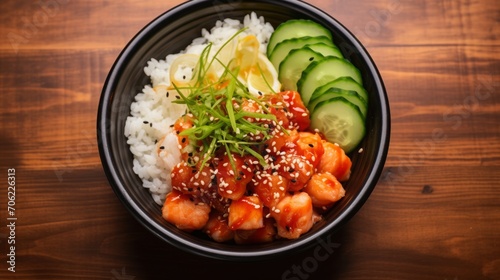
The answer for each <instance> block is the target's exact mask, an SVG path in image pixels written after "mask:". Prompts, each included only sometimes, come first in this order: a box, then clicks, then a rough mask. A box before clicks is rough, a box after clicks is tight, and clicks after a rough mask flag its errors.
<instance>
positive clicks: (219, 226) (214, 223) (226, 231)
mask: <svg viewBox="0 0 500 280" xmlns="http://www.w3.org/2000/svg"><path fill="white" fill-rule="evenodd" d="M203 231H204V232H205V233H206V234H207V235H208V236H210V238H212V239H213V240H215V241H217V242H226V241H229V240H232V239H233V238H234V231H232V230H231V229H230V228H229V225H228V219H227V213H226V214H223V213H220V212H218V211H212V212H211V213H210V217H209V219H208V222H207V223H206V224H205V226H204V227H203Z"/></svg>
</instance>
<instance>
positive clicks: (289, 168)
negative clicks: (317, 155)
mask: <svg viewBox="0 0 500 280" xmlns="http://www.w3.org/2000/svg"><path fill="white" fill-rule="evenodd" d="M278 167H279V168H278V174H279V175H281V176H283V177H285V178H286V179H288V182H289V183H288V190H289V191H300V190H301V189H302V188H303V187H304V186H305V185H306V184H307V181H309V179H310V178H311V176H312V175H313V174H314V167H313V165H312V164H311V162H310V161H309V160H307V159H305V158H304V157H303V156H300V155H297V154H293V153H290V154H287V155H286V156H282V157H281V158H280V159H279V160H278Z"/></svg>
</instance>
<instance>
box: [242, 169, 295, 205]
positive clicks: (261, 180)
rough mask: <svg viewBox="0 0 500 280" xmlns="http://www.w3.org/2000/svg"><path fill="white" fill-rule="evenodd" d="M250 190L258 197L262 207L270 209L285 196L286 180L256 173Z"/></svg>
mask: <svg viewBox="0 0 500 280" xmlns="http://www.w3.org/2000/svg"><path fill="white" fill-rule="evenodd" d="M251 190H252V191H253V192H254V193H255V194H256V195H258V196H259V198H260V200H261V201H262V204H264V206H266V207H268V208H271V207H273V206H275V205H276V204H278V202H279V201H280V200H281V199H282V198H283V197H284V196H285V195H286V193H287V190H288V179H286V178H285V177H283V176H281V175H278V174H269V173H266V172H262V173H257V174H256V175H255V178H254V179H252V187H251Z"/></svg>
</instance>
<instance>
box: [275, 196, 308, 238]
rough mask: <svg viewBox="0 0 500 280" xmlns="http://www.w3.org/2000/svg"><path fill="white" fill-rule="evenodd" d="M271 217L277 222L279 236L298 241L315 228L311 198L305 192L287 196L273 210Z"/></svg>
mask: <svg viewBox="0 0 500 280" xmlns="http://www.w3.org/2000/svg"><path fill="white" fill-rule="evenodd" d="M271 216H272V217H273V218H274V219H275V220H276V226H277V228H278V235H279V236H281V237H283V238H287V239H297V238H299V236H300V235H302V234H304V233H306V232H308V231H309V230H310V229H311V227H312V226H313V206H312V201H311V197H310V196H309V195H308V194H307V193H305V192H299V193H295V194H293V195H289V196H286V197H285V198H283V199H282V200H281V201H280V202H279V203H278V204H277V205H276V207H275V208H274V209H271Z"/></svg>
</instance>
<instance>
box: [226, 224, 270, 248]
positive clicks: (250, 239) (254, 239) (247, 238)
mask: <svg viewBox="0 0 500 280" xmlns="http://www.w3.org/2000/svg"><path fill="white" fill-rule="evenodd" d="M275 236H276V228H275V227H274V220H273V219H272V218H267V219H264V226H263V227H261V228H258V229H253V230H237V231H235V233H234V241H235V242H236V244H253V243H265V242H270V241H273V240H274V237H275Z"/></svg>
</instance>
